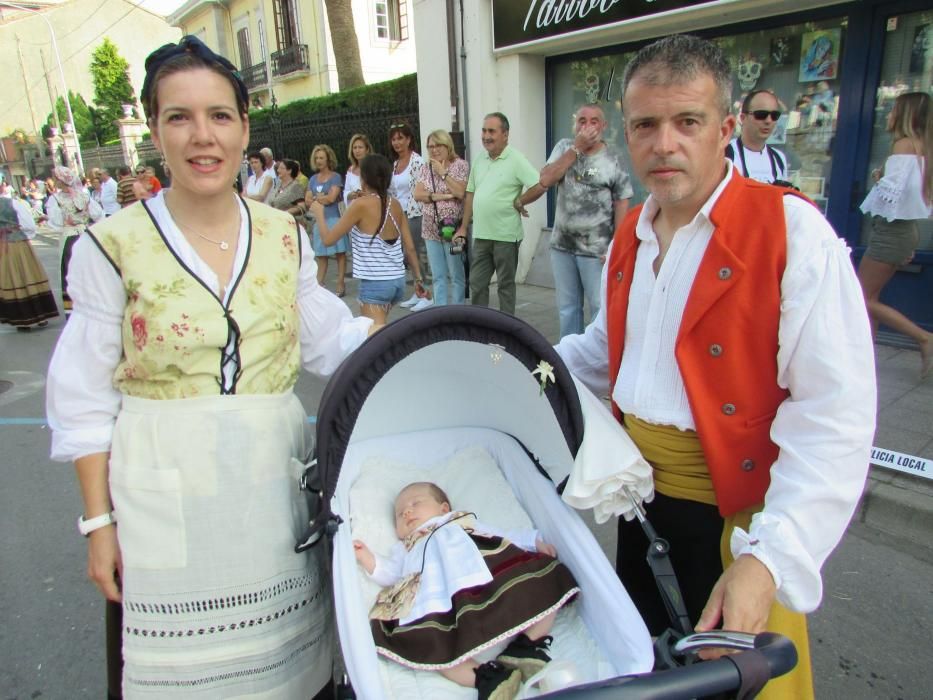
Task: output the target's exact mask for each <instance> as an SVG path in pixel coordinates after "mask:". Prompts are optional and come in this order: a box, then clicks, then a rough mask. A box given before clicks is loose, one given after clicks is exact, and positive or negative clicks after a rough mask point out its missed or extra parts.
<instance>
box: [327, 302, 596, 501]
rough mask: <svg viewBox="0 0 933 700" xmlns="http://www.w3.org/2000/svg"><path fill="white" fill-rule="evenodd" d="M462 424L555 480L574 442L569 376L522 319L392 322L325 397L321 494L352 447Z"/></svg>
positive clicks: (460, 316) (452, 314)
mask: <svg viewBox="0 0 933 700" xmlns="http://www.w3.org/2000/svg"><path fill="white" fill-rule="evenodd" d="M533 372H537V374H533ZM551 377H553V379H551ZM461 426H471V427H491V428H495V429H497V430H500V431H502V432H506V433H508V434H510V435H512V436H513V437H514V438H515V439H517V440H518V441H519V442H520V443H521V444H522V445H523V446H524V447H525V448H526V449H527V450H528V451H529V452H530V453H531V454H532V455H533V456H534V457H535V458H536V459H537V460H538V462H539V464H540V465H541V467H542V468H543V469H544V470H545V471H546V472H547V473H548V475H549V476H550V477H551V479H552V480H554V481H555V483H558V482H560V481H561V480H563V479H564V478H565V477H566V476H567V475H568V474H569V473H570V469H571V467H572V465H573V459H574V457H575V456H576V453H577V450H578V449H579V447H580V444H581V441H582V439H583V417H582V414H581V410H580V401H579V397H578V395H577V390H576V387H575V386H574V383H573V379H572V378H571V375H570V372H569V371H568V370H567V368H566V367H565V366H564V364H563V362H562V361H561V359H560V357H558V355H557V353H556V352H555V351H554V349H553V348H552V347H551V345H550V344H549V343H548V342H547V340H546V339H545V338H544V337H543V336H542V335H541V334H540V333H538V332H537V331H536V330H535V329H534V328H532V327H531V326H529V325H528V324H527V323H525V322H524V321H521V320H520V319H517V318H515V317H514V316H510V315H509V314H505V313H502V312H500V311H496V310H493V309H488V308H483V307H477V306H445V307H435V308H433V309H426V310H425V311H419V312H418V313H417V314H412V315H410V316H407V317H405V318H404V319H401V320H399V321H396V322H394V323H391V324H389V325H388V326H386V327H385V328H384V329H383V330H380V331H379V332H377V333H375V334H374V335H373V336H371V337H370V338H369V339H367V340H366V342H365V343H363V345H362V346H360V348H359V349H358V350H357V351H356V352H355V353H353V354H352V355H351V356H350V357H349V358H347V360H346V362H344V363H343V364H342V365H341V366H340V368H339V369H338V370H337V372H336V373H335V374H334V376H333V377H332V378H331V380H330V382H329V383H328V385H327V388H326V389H325V391H324V395H323V397H322V399H321V408H320V411H319V414H318V419H317V426H316V433H317V440H316V447H315V456H316V458H317V466H318V469H319V470H320V477H321V481H322V483H321V485H322V487H323V491H324V494H323V495H324V496H325V498H330V497H331V496H332V495H333V493H334V489H335V488H336V483H337V479H338V477H339V474H340V465H341V464H342V462H343V458H344V455H345V453H346V450H347V447H348V445H349V443H350V441H351V440H363V439H368V438H373V437H379V436H382V435H390V434H394V433H401V432H416V431H419V430H431V429H437V428H446V427H461Z"/></svg>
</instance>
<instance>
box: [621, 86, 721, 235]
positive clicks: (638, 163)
mask: <svg viewBox="0 0 933 700" xmlns="http://www.w3.org/2000/svg"><path fill="white" fill-rule="evenodd" d="M717 93H718V91H717V89H716V83H715V81H714V80H713V78H712V77H711V76H709V75H708V74H705V73H704V74H701V75H699V76H697V77H696V78H694V79H693V80H691V81H688V82H684V83H681V84H672V85H652V84H650V83H648V82H646V81H643V80H640V79H639V77H638V75H637V74H636V76H635V77H634V79H633V80H632V81H631V82H630V83H629V86H628V89H627V90H626V92H625V97H624V101H623V109H624V113H625V141H626V143H627V144H628V147H629V153H630V154H631V159H632V168H633V170H634V171H635V174H636V175H637V176H638V178H639V179H640V180H641V181H642V182H643V183H644V184H645V187H646V188H647V189H648V191H649V192H651V194H652V195H653V196H654V198H655V199H656V200H657V201H658V203H659V204H660V206H661V208H662V210H663V209H669V210H679V211H681V212H682V213H684V214H687V215H689V216H690V217H691V218H692V216H693V215H695V214H696V212H698V211H699V210H700V207H701V206H703V203H704V202H705V201H706V200H707V199H709V196H710V195H711V194H712V193H713V190H715V189H716V186H717V185H718V184H719V182H720V181H721V180H722V176H723V172H724V168H725V163H724V160H723V159H724V155H725V148H726V144H728V143H729V139H730V138H731V137H732V131H733V129H734V128H735V117H734V116H732V115H731V114H730V115H723V114H722V113H721V111H720V108H719V106H718V102H719V100H718V97H717Z"/></svg>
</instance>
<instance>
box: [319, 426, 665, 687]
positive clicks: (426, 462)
mask: <svg viewBox="0 0 933 700" xmlns="http://www.w3.org/2000/svg"><path fill="white" fill-rule="evenodd" d="M423 480H430V481H434V482H436V483H437V484H438V485H439V486H441V488H443V489H444V490H445V491H446V492H447V493H448V495H449V496H450V498H451V500H452V501H453V503H452V505H453V506H454V507H455V508H459V509H467V510H472V511H474V512H476V514H477V516H478V517H479V518H480V519H482V520H486V521H489V522H490V523H491V524H493V525H496V526H497V527H501V528H508V529H511V528H522V527H531V526H532V520H533V521H534V522H533V525H534V526H536V527H537V528H538V530H539V531H540V532H541V535H542V538H543V539H544V540H545V541H548V542H551V543H552V544H554V545H555V546H556V547H557V551H558V557H559V558H560V559H561V561H563V562H564V563H565V564H566V565H567V566H568V567H569V568H570V570H571V571H572V572H573V574H574V576H575V577H576V578H577V581H578V583H579V584H580V586H581V588H582V590H583V593H582V595H581V596H580V598H579V600H578V601H576V602H574V603H573V604H572V605H570V606H569V607H568V608H566V609H565V610H563V611H561V613H560V614H559V615H558V620H557V623H556V624H555V628H554V630H553V634H554V637H555V640H554V645H553V646H552V652H553V653H552V656H553V657H554V658H562V659H570V660H572V661H573V662H574V663H575V664H576V665H577V666H578V668H579V670H580V672H581V674H582V679H583V680H584V681H594V680H599V679H604V678H609V677H612V676H615V675H621V674H627V673H640V672H645V671H649V670H651V666H652V663H653V656H652V651H651V641H650V637H649V636H648V632H647V630H646V629H645V627H644V623H643V622H642V620H641V617H640V616H639V615H638V613H637V611H636V610H635V608H634V606H633V605H632V603H631V600H630V599H629V598H628V595H627V594H626V593H625V591H624V589H623V588H622V586H621V584H620V583H619V581H618V578H617V577H616V575H615V572H614V571H613V569H612V567H611V566H610V565H609V562H608V561H607V560H606V558H605V556H604V555H603V553H602V550H601V549H600V548H599V545H598V544H597V543H596V541H595V539H594V538H593V536H592V534H591V533H590V531H589V530H588V529H587V527H586V525H585V524H583V522H582V521H581V520H580V519H579V517H578V516H577V515H576V513H574V512H573V511H572V509H570V508H569V507H568V506H567V505H566V504H564V503H562V502H561V501H560V498H559V497H558V496H557V493H556V491H555V490H554V487H553V484H552V483H551V482H550V481H549V480H547V479H545V478H544V477H543V476H541V475H540V474H538V473H537V471H536V470H535V469H534V466H533V465H532V463H531V462H530V460H529V459H528V458H527V455H526V454H525V452H524V451H523V450H522V449H521V447H520V446H519V445H518V443H517V442H516V441H515V440H514V439H512V438H510V437H509V436H507V435H504V434H502V433H499V432H498V431H493V430H487V429H471V428H460V429H456V430H437V431H425V432H419V433H408V434H405V435H396V436H391V437H383V438H376V439H372V440H367V441H365V442H361V443H356V444H352V445H351V448H350V449H349V450H348V453H347V456H346V458H345V460H344V465H343V468H342V470H341V475H340V479H339V480H338V484H337V489H336V492H335V495H334V499H333V501H332V504H331V506H332V508H333V510H334V512H335V513H336V514H338V515H340V516H341V517H343V518H344V520H345V521H347V522H348V523H349V527H347V526H346V524H345V525H344V526H342V527H341V528H340V529H339V530H338V532H337V535H336V537H335V540H334V578H335V582H336V583H335V587H334V588H335V598H336V612H337V620H338V628H339V633H340V639H341V646H342V648H343V654H344V660H345V663H346V665H347V670H348V673H349V675H350V680H351V682H352V683H353V686H354V688H355V689H356V691H357V694H358V696H359V697H365V698H367V700H382V699H383V698H415V697H423V698H432V699H433V698H438V699H441V700H442V699H444V698H450V699H451V700H454V699H459V698H463V699H466V698H472V697H475V691H473V690H470V689H464V688H461V687H459V686H457V685H455V684H453V683H451V682H450V681H447V680H446V679H444V678H443V677H442V676H441V675H440V674H438V673H432V672H423V671H412V670H410V669H407V668H404V667H402V666H400V665H398V664H394V663H392V662H390V661H387V660H384V659H379V658H378V657H377V655H376V650H375V645H374V644H373V641H372V635H371V634H370V631H369V620H368V611H369V609H370V607H371V605H372V602H373V600H374V599H375V596H376V593H377V592H378V587H377V586H376V585H375V584H374V583H372V582H371V581H369V580H368V578H367V577H366V576H365V575H364V574H363V573H362V572H361V570H360V569H359V567H358V566H357V564H356V560H355V557H354V554H353V549H352V540H353V539H362V540H364V541H365V542H366V543H367V544H369V546H370V547H371V548H372V549H373V550H374V551H379V552H388V551H389V548H390V547H391V545H392V544H393V542H394V541H395V531H394V525H393V520H392V504H393V501H394V499H395V496H396V494H397V493H398V491H399V490H400V489H401V488H402V487H403V486H405V485H406V484H408V483H410V482H412V481H423ZM529 515H531V518H529ZM495 651H496V650H493V655H494V654H495Z"/></svg>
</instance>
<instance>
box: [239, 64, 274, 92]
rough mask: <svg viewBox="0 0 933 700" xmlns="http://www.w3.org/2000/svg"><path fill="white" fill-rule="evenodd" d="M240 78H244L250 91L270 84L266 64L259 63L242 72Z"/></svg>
mask: <svg viewBox="0 0 933 700" xmlns="http://www.w3.org/2000/svg"><path fill="white" fill-rule="evenodd" d="M240 77H241V78H243V82H244V83H246V88H247V89H248V90H250V91H252V90H258V89H259V88H263V87H265V86H266V85H267V84H268V82H269V72H268V71H267V70H266V64H265V62H262V63H257V64H256V65H254V66H250V67H249V68H247V69H245V70H242V71H240Z"/></svg>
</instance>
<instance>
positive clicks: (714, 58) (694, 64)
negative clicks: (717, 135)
mask: <svg viewBox="0 0 933 700" xmlns="http://www.w3.org/2000/svg"><path fill="white" fill-rule="evenodd" d="M636 73H637V74H638V78H639V80H643V81H645V82H646V83H647V84H648V85H679V84H682V83H686V82H688V81H691V80H695V79H696V78H698V77H699V76H701V75H702V74H704V73H705V74H706V75H709V76H710V77H711V78H712V79H713V81H714V82H715V83H716V89H717V91H718V92H719V100H718V102H719V108H720V109H721V110H722V115H723V116H725V115H727V114H729V113H730V112H731V111H732V68H731V66H730V65H729V62H728V61H727V60H726V57H725V54H723V52H722V49H720V48H719V47H718V46H716V44H714V43H713V42H711V41H707V40H706V39H700V38H699V37H696V36H692V35H690V34H673V35H671V36H666V37H664V38H663V39H659V40H658V41H655V42H654V43H652V44H648V45H647V46H645V47H644V48H642V49H641V50H640V51H639V52H638V53H637V54H635V58H633V59H632V60H631V61H629V64H628V65H627V66H626V67H625V73H624V74H623V76H622V102H623V105H624V102H625V93H626V92H628V86H629V83H631V82H632V79H633V78H634V77H635V75H636Z"/></svg>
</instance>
